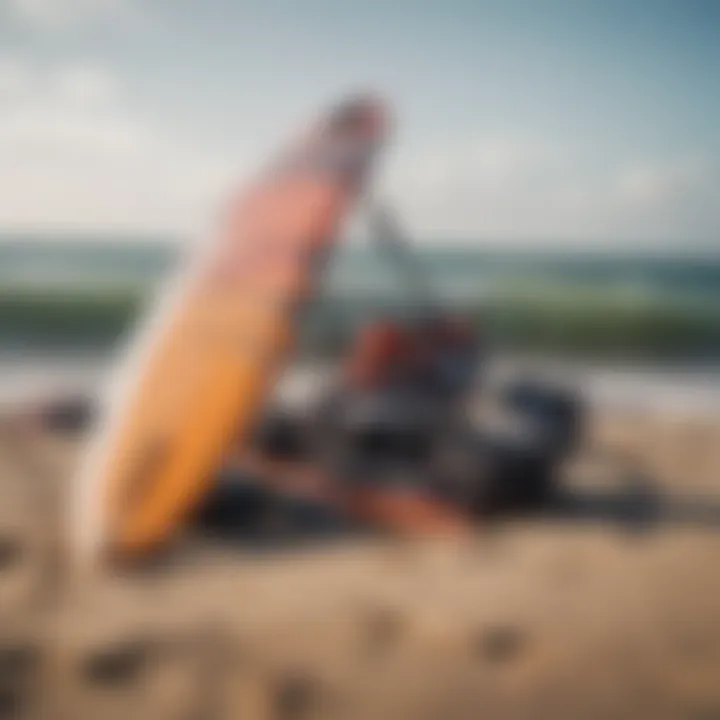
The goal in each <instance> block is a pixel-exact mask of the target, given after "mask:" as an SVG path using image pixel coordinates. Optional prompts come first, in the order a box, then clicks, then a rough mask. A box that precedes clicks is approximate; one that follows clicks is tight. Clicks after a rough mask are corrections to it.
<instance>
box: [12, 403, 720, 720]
mask: <svg viewBox="0 0 720 720" xmlns="http://www.w3.org/2000/svg"><path fill="white" fill-rule="evenodd" d="M81 445H82V442H81V439H80V438H77V437H72V436H66V437H60V436H50V435H47V434H45V433H42V432H38V431H36V430H33V429H32V428H30V427H27V426H23V425H22V424H18V423H13V422H10V421H7V422H6V423H5V425H4V427H3V429H2V434H1V435H0V483H2V497H3V503H2V506H0V612H1V613H2V614H1V615H0V617H1V618H2V620H1V621H0V716H1V717H18V718H21V717H28V718H30V717H50V718H55V717H58V718H60V717H62V718H99V717H103V718H115V717H117V718H127V717H130V716H132V715H131V714H132V713H135V715H136V716H137V717H152V718H239V717H243V718H244V717H247V718H311V717H312V718H315V717H318V718H319V717H328V718H345V717H347V718H477V717H490V718H586V717H587V718H623V717H627V718H640V717H642V718H693V719H698V720H701V719H702V720H706V719H710V718H715V717H720V572H718V570H717V557H718V553H719V552H720V485H718V478H719V477H720V474H719V471H720V418H718V417H715V418H712V417H711V416H708V415H707V414H706V415H704V416H698V417H697V418H693V417H688V416H687V415H682V416H679V415H677V414H674V413H664V414H663V413H659V412H654V413H653V412H649V411H647V410H642V409H636V410H634V411H630V410H626V411H621V410H619V409H614V410H607V409H605V410H600V409H598V410H596V411H595V412H594V413H593V414H592V416H591V418H590V424H589V428H588V432H587V437H586V441H585V443H584V444H583V447H582V448H581V450H580V451H579V452H578V454H577V456H576V457H575V458H573V460H572V462H570V463H569V464H568V466H567V467H566V468H565V469H564V471H563V477H562V479H561V489H560V491H559V493H558V498H557V499H556V500H555V501H554V502H553V503H552V504H551V506H550V507H548V508H546V509H544V510H542V511H541V512H539V513H537V514H534V515H533V516H526V517H514V518H506V519H498V520H496V521H494V522H492V523H489V524H486V525H484V526H482V527H479V528H478V532H477V535H476V537H474V538H472V539H471V540H469V541H468V540H464V541H457V540H450V539H430V538H428V539H426V540H423V541H408V540H404V541H402V540H398V539H392V538H383V537H379V536H376V535H362V536H357V535H348V534H345V533H340V534H337V535H330V536H329V537H325V538H324V539H322V540H320V541H318V540H316V541H315V542H309V543H304V542H299V540H301V539H302V536H303V529H302V527H293V526H292V522H291V521H287V522H286V523H285V525H284V526H282V527H281V528H280V529H279V530H278V529H277V528H275V529H274V530H267V529H266V530H265V533H266V534H268V533H269V534H270V535H266V537H270V539H271V542H269V543H248V542H246V541H242V540H238V539H237V538H235V537H231V536H227V535H225V536H224V535H222V534H218V533H215V534H209V533H208V532H207V528H205V529H203V528H202V527H198V526H197V524H196V526H194V527H191V528H188V530H187V531H186V532H185V533H184V535H183V536H182V537H181V538H179V539H178V541H177V542H176V543H175V545H174V546H173V548H172V550H171V552H170V554H169V557H167V558H166V559H164V561H163V562H162V563H161V564H159V565H158V566H156V567H152V568H145V569H143V570H142V571H134V572H133V573H131V574H124V575H115V576H113V577H106V578H102V579H95V580H92V581H86V582H83V583H69V582H68V578H67V577H66V574H65V573H64V571H63V562H62V560H63V557H62V550H61V545H62V543H61V542H59V539H61V538H62V537H63V536H62V531H61V528H60V527H59V518H60V512H59V510H60V508H61V507H62V502H63V499H64V498H65V497H66V494H67V485H68V479H69V478H70V477H71V475H72V472H73V468H74V465H75V462H76V459H77V457H78V451H79V448H80V447H81Z"/></svg>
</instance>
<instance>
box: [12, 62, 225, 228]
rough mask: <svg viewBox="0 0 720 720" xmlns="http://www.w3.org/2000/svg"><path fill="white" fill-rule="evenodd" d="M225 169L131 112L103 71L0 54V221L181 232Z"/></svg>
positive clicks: (207, 204)
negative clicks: (47, 65)
mask: <svg viewBox="0 0 720 720" xmlns="http://www.w3.org/2000/svg"><path fill="white" fill-rule="evenodd" d="M230 171H231V168H230V166H229V163H228V162H227V161H226V160H225V159H224V158H218V157H215V156H213V155H212V154H210V153H207V152H204V151H203V150H202V149H201V148H196V147H193V146H188V145H186V144H184V143H182V142H180V141H179V140H177V139H175V138H173V137H172V134H171V133H168V132H166V131H164V129H160V128H156V127H154V126H153V125H152V123H150V122H148V121H147V120H145V119H143V118H142V117H141V115H140V114H139V113H137V112H133V110H132V108H131V104H130V103H129V101H128V99H127V98H126V97H124V96H123V93H122V89H121V87H120V83H118V81H117V79H116V78H115V77H113V76H112V75H111V74H109V73H107V72H106V71H104V70H103V69H102V68H99V67H97V66H94V65H89V64H77V63H76V64H69V65H65V66H62V67H54V68H51V69H43V68H42V67H40V66H38V65H35V64H32V63H27V62H23V61H21V60H18V59H16V58H15V59H13V58H10V59H8V58H6V59H5V60H0V197H2V198H3V202H2V203H1V204H0V226H4V227H14V228H26V229H31V230H37V229H49V230H57V229H64V228H68V229H85V230H97V229H100V230H105V229H109V230H117V231H140V232H159V233H183V234H184V233H186V232H189V231H190V230H194V229H195V228H196V227H197V226H198V225H199V224H200V222H201V221H202V219H204V218H205V216H206V215H207V213H208V212H209V211H210V210H211V209H212V204H213V202H214V201H215V202H216V201H217V198H218V194H219V192H220V191H221V189H222V188H224V187H226V183H227V182H228V180H229V177H230V174H231V173H230Z"/></svg>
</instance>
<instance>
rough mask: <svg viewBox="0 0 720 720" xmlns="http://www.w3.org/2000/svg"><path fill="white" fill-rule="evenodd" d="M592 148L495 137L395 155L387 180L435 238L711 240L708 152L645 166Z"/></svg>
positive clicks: (718, 207)
mask: <svg viewBox="0 0 720 720" xmlns="http://www.w3.org/2000/svg"><path fill="white" fill-rule="evenodd" d="M593 150H594V149H593V148H592V147H587V146H579V145H576V144H573V143H570V142H560V141H558V142H551V141H549V140H548V139H547V138H542V137H535V136H523V135H508V134H502V133H500V134H498V133H487V134H480V135H476V136H473V137H470V138H465V139H463V138H459V139H448V141H447V142H446V144H444V145H442V146H438V147H435V148H431V149H426V150H420V151H418V150H415V151H410V149H406V152H405V154H404V155H401V156H399V157H398V158H397V160H396V162H395V163H394V165H393V167H392V168H391V169H390V172H389V174H388V177H387V181H386V183H385V191H386V192H387V193H389V194H390V195H391V197H393V198H394V199H395V200H396V201H397V203H398V205H399V206H400V208H401V210H402V211H403V214H405V215H406V216H407V217H408V218H409V219H410V220H411V221H412V224H413V227H414V228H416V229H417V231H418V233H420V234H422V235H423V236H425V237H427V238H431V239H440V240H441V239H447V240H450V241H452V240H462V239H466V238H467V239H471V238H476V239H486V240H487V241H488V242H496V241H502V242H508V243H521V244H522V243H526V242H552V243H562V242H565V243H572V242H578V241H583V240H585V239H592V240H593V241H603V242H609V243H612V242H613V241H616V242H623V241H627V240H638V241H644V240H661V241H675V240H681V241H683V242H684V241H686V240H688V239H692V240H697V241H703V242H704V241H712V240H716V239H717V229H718V227H720V191H719V190H718V188H720V182H718V173H717V167H715V166H714V165H713V162H712V161H711V158H709V157H706V156H704V155H703V154H702V153H696V154H694V155H690V156H686V155H683V156H681V157H674V156H668V155H665V154H663V153H662V152H659V153H658V156H657V157H656V158H651V159H648V160H645V161H642V162H639V161H632V160H628V159H626V158H624V157H622V156H621V155H620V154H618V157H613V155H612V152H610V153H605V154H604V155H603V156H600V155H599V154H597V153H594V152H593Z"/></svg>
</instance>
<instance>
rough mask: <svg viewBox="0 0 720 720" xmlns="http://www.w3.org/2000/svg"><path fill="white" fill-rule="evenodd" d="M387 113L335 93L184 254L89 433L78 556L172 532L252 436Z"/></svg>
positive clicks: (120, 552) (146, 547) (151, 543)
mask: <svg viewBox="0 0 720 720" xmlns="http://www.w3.org/2000/svg"><path fill="white" fill-rule="evenodd" d="M388 125H389V123H388V111H387V108H386V107H385V105H384V103H382V102H381V101H379V100H378V99H376V98H373V97H357V98H352V99H349V100H346V101H345V102H342V103H340V104H339V105H337V106H335V107H334V108H332V109H331V110H330V111H329V112H327V113H325V114H324V115H322V116H321V117H320V118H319V119H318V120H317V121H316V122H314V123H313V124H311V125H310V126H309V128H308V130H307V131H306V132H304V133H303V134H302V135H301V136H300V137H299V138H298V139H296V140H295V141H294V142H291V143H290V144H289V145H288V146H287V147H286V148H285V149H284V150H283V151H281V152H280V153H279V154H278V156H277V157H276V159H275V160H274V161H273V162H271V163H270V164H269V165H268V166H267V167H266V168H265V169H264V171H263V172H261V173H260V176H259V177H258V179H257V180H256V181H255V182H254V183H252V184H251V185H250V186H249V187H247V188H246V189H244V190H242V191H240V192H238V193H237V194H236V195H235V196H234V197H232V198H231V200H230V202H229V203H228V206H227V207H226V209H225V212H224V213H222V217H221V221H220V222H219V223H218V228H217V231H216V232H215V233H213V234H212V235H211V237H210V239H209V240H208V241H207V242H205V243H203V244H202V245H201V246H199V248H198V250H197V252H195V253H191V254H190V255H189V256H188V258H187V259H186V260H185V261H184V262H182V263H181V266H180V268H179V269H178V270H177V272H176V273H175V275H174V277H173V278H172V279H171V281H170V284H169V286H168V287H167V288H166V289H165V290H164V291H163V292H162V293H161V296H160V298H159V300H158V302H157V303H156V304H155V306H154V309H153V310H152V311H151V312H149V313H148V314H147V317H146V318H145V320H144V321H143V322H142V324H141V325H140V326H139V330H138V331H137V332H136V334H135V339H134V340H133V341H132V342H131V343H130V346H129V349H128V351H127V352H126V353H125V356H124V358H123V360H122V361H121V364H120V366H119V368H118V370H117V371H116V373H115V375H114V377H113V379H112V381H111V384H110V386H109V391H108V394H107V397H106V399H105V402H104V403H103V407H102V409H101V413H100V417H99V421H98V423H97V425H96V427H95V428H94V429H93V431H92V433H91V437H90V439H89V445H88V449H87V453H86V456H85V459H84V462H83V463H82V465H81V470H80V472H79V474H78V477H77V479H76V483H75V486H74V489H75V492H74V493H73V503H72V505H73V507H72V515H71V525H72V527H71V534H72V538H73V553H74V555H75V558H76V559H77V560H78V561H79V562H80V563H82V564H88V563H92V564H95V563H97V562H98V561H100V562H102V561H104V560H105V559H107V558H111V557H128V556H136V555H138V554H144V553H147V552H148V551H150V550H152V549H153V548H156V547H157V546H158V545H160V544H162V543H163V542H164V541H166V540H167V539H168V538H170V537H171V536H172V535H173V532H174V531H175V530H176V529H177V528H178V527H179V526H180V525H181V523H182V521H183V519H185V518H186V517H187V515H188V513H189V512H190V511H191V510H192V508H193V507H194V506H195V505H196V504H197V503H198V502H199V501H200V500H201V498H202V497H203V495H204V494H205V493H206V492H207V491H208V489H209V488H210V487H211V485H212V482H213V476H214V475H215V474H216V469H217V468H218V466H219V464H220V463H221V461H222V458H223V454H224V453H225V452H226V451H227V449H228V448H229V446H230V444H231V443H232V444H233V445H234V446H237V444H238V443H239V444H240V446H242V443H243V440H247V439H248V438H249V435H250V433H251V430H252V427H253V423H254V421H255V420H256V418H257V414H258V412H259V410H260V409H261V407H262V405H263V403H264V401H265V398H266V396H267V394H268V393H269V391H270V390H271V388H272V386H273V383H274V381H275V380H276V378H277V376H278V374H279V372H280V371H281V370H282V368H283V366H284V364H285V363H286V361H287V359H288V357H289V355H290V352H291V349H292V346H293V340H294V337H295V333H296V325H297V320H298V313H299V312H300V311H301V310H302V308H303V307H304V305H305V303H306V302H307V301H308V300H310V299H312V298H313V297H314V295H315V294H316V291H317V287H318V283H319V280H320V276H321V273H322V270H323V268H324V267H325V265H326V262H327V259H328V255H329V253H330V251H331V249H332V247H333V245H334V241H335V238H336V237H337V235H338V233H339V231H340V229H341V225H342V222H343V220H344V219H345V217H346V216H347V214H348V212H349V211H350V209H351V208H352V206H353V203H354V202H355V201H356V199H357V197H358V195H359V194H360V193H361V192H362V190H363V188H364V187H365V185H366V184H367V182H368V177H369V175H370V173H371V170H372V167H373V166H374V164H375V163H374V160H375V158H376V156H377V154H378V151H379V150H380V148H381V147H382V145H383V144H384V141H385V139H386V136H387V132H388Z"/></svg>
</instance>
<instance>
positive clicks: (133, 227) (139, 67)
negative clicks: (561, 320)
mask: <svg viewBox="0 0 720 720" xmlns="http://www.w3.org/2000/svg"><path fill="white" fill-rule="evenodd" d="M719 32H720V3H715V2H712V1H711V0H675V1H673V2H671V1H669V0H645V1H641V0H627V1H626V2H617V1H616V0H604V1H602V2H600V1H596V2H592V1H591V0H564V1H560V0H525V1H521V0H505V1H504V2H499V1H498V2H484V1H483V0H445V1H443V0H434V1H431V0H394V1H393V0H389V1H388V2H380V1H375V0H365V1H364V2H355V1H354V0H302V1H301V0H264V1H257V2H250V1H249V0H0V227H5V228H10V229H12V228H15V229H27V230H40V231H48V232H52V231H55V230H63V231H74V230H78V231H83V232H98V233H103V232H105V231H115V232H117V231H121V232H151V233H159V234H170V235H178V236H185V235H187V234H189V233H193V232H196V231H197V230H199V229H200V228H202V227H203V226H204V225H205V224H206V223H207V221H208V219H209V218H211V217H212V212H213V209H214V208H215V207H216V206H217V203H218V202H219V201H220V199H221V198H222V196H223V194H224V193H226V192H227V190H228V187H229V186H231V185H232V184H234V183H235V182H237V181H241V180H243V179H245V178H247V177H250V176H251V175H252V172H253V169H254V168H256V167H257V166H258V164H259V163H260V162H261V161H262V159H263V156H264V155H266V154H267V153H268V152H271V151H272V149H273V148H274V147H275V146H277V144H278V143H279V142H281V141H282V140H283V139H284V137H286V136H287V134H288V133H289V132H292V131H293V129H294V128H296V127H297V125H298V124H300V123H302V122H303V121H305V120H306V119H307V118H308V117H311V116H312V115H313V113H314V112H315V111H316V110H317V109H319V108H322V107H323V106H324V105H326V104H327V103H328V102H331V101H333V100H334V99H335V98H336V97H337V96H338V95H342V94H344V93H346V92H348V91H353V90H354V89H356V88H372V89H376V90H378V91H380V92H381V93H383V94H384V95H385V96H387V97H388V98H389V99H390V101H391V102H392V104H393V106H394V108H395V114H396V117H397V130H396V137H395V138H394V141H393V144H392V147H391V148H390V151H389V152H388V155H387V157H386V159H385V162H384V165H383V170H382V173H381V176H380V178H379V185H380V187H381V191H382V192H383V193H384V194H386V195H387V196H388V197H389V198H390V199H391V200H392V201H393V202H394V203H395V204H396V205H397V206H398V208H399V209H400V210H401V211H402V214H403V216H404V218H405V221H406V223H407V224H408V225H409V226H410V227H411V229H412V230H413V231H414V233H415V234H416V235H418V236H419V237H421V238H424V239H427V240H429V241H432V240H434V241H437V242H440V241H445V242H450V241H452V242H460V241H462V242H472V243H478V244H479V243H483V244H497V243H500V242H502V243H504V244H510V243H514V244H524V245H526V244H534V245H540V244H578V243H582V244H586V245H593V246H595V245H612V244H623V245H625V244H627V243H636V244H643V245H646V244H648V243H650V244H655V245H668V244H673V245H677V244H682V245H706V246H707V245H715V244H720V232H719V229H720V82H719V81H718V77H720V43H718V41H717V37H718V34H719Z"/></svg>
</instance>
